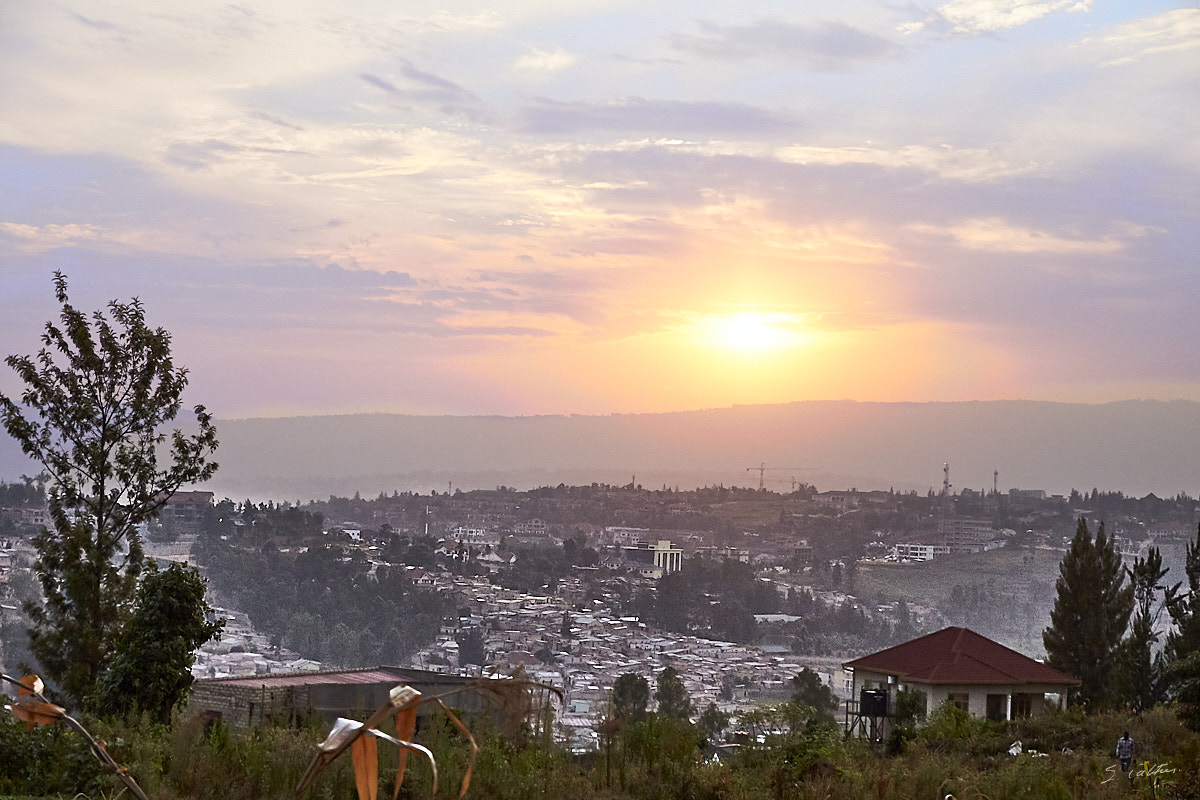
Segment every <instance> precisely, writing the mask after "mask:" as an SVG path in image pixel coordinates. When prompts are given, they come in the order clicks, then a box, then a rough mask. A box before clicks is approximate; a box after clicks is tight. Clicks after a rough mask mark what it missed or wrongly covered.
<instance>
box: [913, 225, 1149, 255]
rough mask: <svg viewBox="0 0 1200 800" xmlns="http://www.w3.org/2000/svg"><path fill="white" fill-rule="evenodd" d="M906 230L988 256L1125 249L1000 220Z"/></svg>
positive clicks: (1110, 241)
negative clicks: (942, 239)
mask: <svg viewBox="0 0 1200 800" xmlns="http://www.w3.org/2000/svg"><path fill="white" fill-rule="evenodd" d="M909 227H910V229H911V230H913V231H916V232H918V233H923V234H929V235H933V236H947V237H949V238H951V239H953V240H954V241H955V242H956V243H957V244H958V245H960V246H962V247H965V248H967V249H968V250H982V251H985V252H989V253H1017V254H1027V253H1046V254H1052V255H1093V256H1099V255H1110V254H1112V253H1116V252H1118V251H1120V250H1121V249H1123V248H1124V247H1125V242H1123V241H1121V240H1120V239H1117V238H1113V237H1110V236H1105V237H1103V238H1100V239H1069V238H1065V237H1061V236H1056V235H1054V234H1052V233H1047V232H1046V231H1041V230H1037V229H1035V228H1023V227H1018V226H1014V225H1010V224H1009V223H1008V222H1006V221H1005V220H1004V219H1002V218H999V217H989V218H982V219H969V220H966V221H964V222H963V223H961V224H959V225H954V226H949V227H937V226H932V225H923V224H915V225H911V226H909ZM1123 231H1124V232H1125V233H1126V234H1131V235H1135V236H1136V235H1142V234H1144V233H1145V232H1146V229H1145V228H1140V227H1137V226H1134V227H1132V228H1131V227H1128V226H1123Z"/></svg>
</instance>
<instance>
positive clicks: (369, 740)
mask: <svg viewBox="0 0 1200 800" xmlns="http://www.w3.org/2000/svg"><path fill="white" fill-rule="evenodd" d="M350 755H351V756H352V757H353V760H354V783H355V786H357V787H358V800H376V796H377V795H378V792H379V760H378V756H377V754H376V749H375V738H374V737H373V736H360V737H358V738H357V739H355V740H354V744H352V745H350Z"/></svg>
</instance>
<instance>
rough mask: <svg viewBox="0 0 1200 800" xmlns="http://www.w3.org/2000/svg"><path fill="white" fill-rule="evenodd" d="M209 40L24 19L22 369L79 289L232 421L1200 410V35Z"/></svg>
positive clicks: (1111, 16) (1046, 12) (783, 17)
mask: <svg viewBox="0 0 1200 800" xmlns="http://www.w3.org/2000/svg"><path fill="white" fill-rule="evenodd" d="M181 8H182V9H184V10H174V9H175V6H172V5H170V4H168V5H164V4H162V3H158V2H149V1H148V0H147V1H145V2H133V1H131V2H53V1H52V0H48V1H47V2H37V3H5V4H3V5H2V6H0V74H3V75H4V76H5V77H4V80H3V81H0V285H2V286H3V290H2V292H0V344H2V346H0V351H3V352H2V353H0V355H2V354H7V353H30V352H33V351H34V350H36V349H37V347H38V338H37V337H38V333H39V329H40V326H41V324H42V323H43V322H44V321H45V320H47V319H48V318H50V317H52V316H53V315H54V313H55V308H54V303H53V291H52V286H51V281H50V274H51V273H52V272H53V270H55V269H61V270H63V271H64V272H66V273H67V275H68V277H69V280H70V285H71V293H72V298H73V300H74V301H75V302H76V304H77V305H79V306H81V307H84V308H96V307H99V306H101V305H103V303H104V302H106V301H107V300H110V299H113V298H120V299H127V298H129V297H131V296H134V295H136V296H138V297H140V298H141V299H142V300H143V301H144V302H145V304H146V307H147V309H148V314H149V317H150V319H151V321H152V322H153V323H154V324H158V325H164V326H166V327H168V328H170V329H171V330H172V331H173V333H174V343H175V349H176V354H177V360H178V362H179V363H182V364H184V365H186V366H188V367H189V368H190V370H191V380H192V385H191V388H190V390H189V398H188V400H189V401H190V402H203V403H205V404H207V405H208V406H209V407H210V409H212V410H213V411H214V412H215V413H216V414H217V415H218V416H222V417H242V416H260V415H266V416H274V415H289V414H318V413H335V412H355V411H394V412H403V413H422V414H429V413H433V414H538V413H587V414H594V413H609V412H641V411H666V410H681V409H691V408H706V407H718V406H727V405H732V404H747V403H775V402H785V401H792V400H809V399H835V398H851V399H857V400H965V399H1003V398H1007V399H1016V398H1025V399H1049V400H1068V401H1083V402H1102V401H1108V400H1114V399H1123V398H1159V399H1176V398H1187V399H1194V400H1200V356H1198V355H1197V352H1198V348H1197V347H1196V345H1197V343H1200V310H1198V309H1197V305H1198V304H1197V301H1198V300H1200V269H1197V264H1196V253H1197V252H1200V222H1198V220H1200V193H1198V190H1197V186H1200V180H1198V179H1200V174H1198V173H1200V90H1198V87H1200V82H1198V81H1197V79H1196V78H1197V74H1200V69H1198V68H1200V9H1196V8H1195V7H1194V4H1193V3H1172V2H1153V1H1149V0H1148V1H1143V2H1136V3H1134V2H1091V0H1085V1H1084V2H1074V0H1062V1H1061V2H1060V1H1059V0H1034V1H1032V2H1022V1H1021V0H951V1H950V2H945V3H937V2H929V3H926V2H915V3H903V4H895V3H884V2H868V1H861V0H846V2H839V3H826V2H821V3H816V2H795V0H791V1H790V2H779V3H773V2H750V3H742V4H736V6H735V4H730V3H718V2H705V1H703V0H702V1H701V2H692V3H645V2H639V3H631V2H592V3H586V4H583V3H562V2H523V1H522V0H516V1H515V2H508V3H503V4H496V3H490V2H489V3H484V2H467V3H446V2H438V3H410V2H395V1H394V0H388V1H387V2H363V1H362V0H338V1H337V2H323V1H322V0H313V1H312V2H293V3H286V4H283V3H279V4H276V3H269V4H268V3H255V4H253V5H252V6H251V5H247V6H237V5H231V4H227V3H206V2H193V3H189V4H186V6H185V7H181ZM16 390H17V386H16V383H15V380H14V378H13V376H12V374H11V372H10V371H7V370H5V371H4V372H3V373H0V391H5V392H14V391H16Z"/></svg>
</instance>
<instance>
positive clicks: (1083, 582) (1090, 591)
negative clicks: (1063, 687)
mask: <svg viewBox="0 0 1200 800" xmlns="http://www.w3.org/2000/svg"><path fill="white" fill-rule="evenodd" d="M1124 582H1125V575H1124V572H1123V571H1122V568H1121V557H1120V555H1118V554H1117V552H1116V550H1115V549H1114V547H1113V543H1112V541H1110V540H1109V539H1108V538H1107V537H1106V536H1105V534H1104V524H1103V523H1101V524H1100V528H1099V530H1097V532H1096V538H1095V540H1094V541H1093V539H1092V534H1091V531H1089V530H1088V526H1087V520H1085V519H1083V518H1080V520H1079V524H1078V525H1077V526H1076V529H1075V536H1074V538H1073V539H1072V540H1071V546H1070V548H1068V550H1067V554H1066V555H1065V556H1064V557H1063V560H1062V563H1061V564H1060V565H1059V577H1058V581H1057V582H1056V584H1055V587H1056V588H1057V590H1058V595H1057V597H1056V598H1055V601H1054V609H1053V610H1052V611H1051V612H1050V626H1049V627H1048V628H1046V629H1045V630H1044V631H1043V632H1042V643H1043V644H1044V645H1045V647H1046V656H1047V662H1048V663H1049V664H1050V666H1052V667H1054V668H1055V669H1058V670H1061V671H1063V672H1066V673H1067V674H1069V675H1073V676H1075V677H1077V678H1079V680H1080V682H1081V683H1080V686H1079V689H1078V690H1077V692H1076V693H1075V696H1074V699H1075V700H1076V701H1078V702H1081V703H1085V704H1089V705H1092V706H1096V707H1104V706H1106V705H1108V704H1109V703H1110V702H1111V701H1112V700H1113V699H1114V697H1115V695H1116V692H1115V691H1114V690H1113V686H1112V683H1113V677H1114V664H1115V662H1116V661H1117V659H1116V655H1117V653H1118V650H1119V648H1120V645H1121V637H1122V635H1123V634H1124V632H1125V628H1126V626H1127V625H1128V623H1129V615H1130V613H1131V612H1132V611H1133V588H1132V587H1131V586H1125V585H1123V584H1124Z"/></svg>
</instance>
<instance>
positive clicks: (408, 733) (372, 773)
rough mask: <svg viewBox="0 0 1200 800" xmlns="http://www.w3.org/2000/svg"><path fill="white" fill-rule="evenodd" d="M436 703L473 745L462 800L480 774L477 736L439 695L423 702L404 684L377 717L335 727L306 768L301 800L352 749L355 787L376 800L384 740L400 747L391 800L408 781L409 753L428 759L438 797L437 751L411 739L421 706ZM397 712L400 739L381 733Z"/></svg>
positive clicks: (364, 798) (361, 795)
mask: <svg viewBox="0 0 1200 800" xmlns="http://www.w3.org/2000/svg"><path fill="white" fill-rule="evenodd" d="M431 702H432V703H437V704H438V706H440V707H441V709H442V711H443V712H444V713H445V714H446V716H447V718H449V720H450V722H452V723H453V724H454V726H455V727H456V728H458V730H459V731H460V732H462V734H463V735H464V736H466V737H467V741H468V742H469V743H470V745H471V760H470V761H469V762H468V763H467V772H466V774H465V775H463V779H462V786H461V787H460V789H459V792H458V796H459V798H462V797H463V796H464V795H465V794H466V793H467V788H468V787H469V786H470V785H471V773H472V772H473V771H474V770H475V756H476V755H477V754H478V753H479V746H478V745H477V744H475V737H474V736H472V735H471V732H470V731H469V730H467V728H466V726H465V725H463V724H462V721H461V720H459V718H458V717H456V716H455V715H454V713H453V712H452V711H450V709H448V708H446V705H445V704H444V703H443V702H442V701H441V699H440V698H439V697H430V698H426V699H422V698H421V693H420V692H418V691H417V690H416V689H413V688H412V687H411V686H405V685H403V684H401V685H398V686H395V687H393V688H392V690H391V691H390V692H388V700H387V702H386V703H384V704H383V705H382V706H381V707H380V708H379V709H378V710H377V711H376V712H375V713H374V714H372V715H371V716H370V717H369V718H368V719H367V721H366V722H355V721H354V720H349V719H345V718H340V717H339V718H338V720H337V722H335V723H334V725H333V730H331V731H330V732H329V735H328V736H326V737H325V741H323V742H321V743H320V744H318V745H317V755H316V756H315V757H314V758H313V760H312V762H311V763H310V764H309V765H308V769H307V770H305V772H304V776H303V777H302V778H301V779H300V783H299V784H297V786H296V796H297V797H299V796H300V794H301V793H303V792H304V790H305V789H307V788H308V787H309V786H311V785H312V783H313V781H315V780H316V778H317V776H318V775H320V774H321V771H322V770H324V769H325V767H326V766H328V765H329V764H330V763H331V762H333V761H334V760H335V759H336V758H337V757H338V756H340V755H341V754H342V753H344V752H346V750H347V749H349V750H350V756H351V759H352V760H353V762H354V783H355V788H356V789H357V790H358V797H359V800H376V798H377V796H378V793H379V761H378V756H377V750H376V746H375V740H376V739H383V740H385V741H388V742H391V743H392V744H394V745H396V746H397V747H398V748H400V756H399V766H398V768H397V770H396V785H395V789H394V790H393V792H392V800H395V798H396V797H397V796H399V794H400V784H401V782H402V781H403V780H404V771H405V767H406V764H407V760H408V753H409V751H412V752H414V753H419V754H420V755H423V756H424V757H425V759H426V760H427V761H428V762H429V767H430V769H431V770H432V772H433V789H432V793H431V796H433V795H436V794H437V783H438V775H437V761H436V759H434V757H433V753H431V752H430V751H429V749H428V748H426V747H423V746H422V745H419V744H417V743H416V742H413V741H411V739H412V737H413V733H414V732H415V731H416V727H417V708H418V707H419V706H420V705H421V704H422V703H431ZM393 712H394V713H395V717H396V736H395V737H393V736H388V735H387V734H386V733H384V732H383V731H380V730H378V727H379V725H381V724H382V723H383V722H384V721H385V720H386V719H388V717H390V716H392V714H393Z"/></svg>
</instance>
